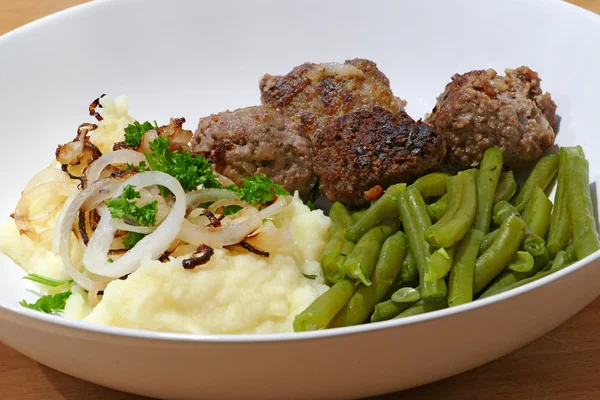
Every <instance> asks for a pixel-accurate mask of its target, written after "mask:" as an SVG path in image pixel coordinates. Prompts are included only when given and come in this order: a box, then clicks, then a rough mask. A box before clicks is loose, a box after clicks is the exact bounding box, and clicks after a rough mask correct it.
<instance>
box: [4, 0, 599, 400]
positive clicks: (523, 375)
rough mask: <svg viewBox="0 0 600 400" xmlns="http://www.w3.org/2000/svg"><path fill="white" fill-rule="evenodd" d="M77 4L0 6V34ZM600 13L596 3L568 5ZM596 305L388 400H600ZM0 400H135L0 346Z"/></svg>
mask: <svg viewBox="0 0 600 400" xmlns="http://www.w3.org/2000/svg"><path fill="white" fill-rule="evenodd" d="M83 2H84V1H83V0H0V34H3V33H5V32H8V31H10V30H13V29H15V28H17V27H19V26H21V25H23V24H25V23H27V22H31V21H33V20H36V19H38V18H41V17H43V16H45V15H48V14H51V13H53V12H56V11H59V10H62V9H65V8H68V7H71V6H74V5H77V4H80V3H83ZM570 2H571V3H574V4H577V5H579V6H581V7H584V8H587V9H589V10H592V11H594V12H596V13H600V0H571V1H570ZM599 374H600V298H598V299H596V301H595V302H594V303H592V304H591V305H589V306H588V307H587V308H586V309H584V310H583V311H582V312H580V313H579V314H577V315H576V316H574V317H573V318H571V319H570V320H569V321H567V322H565V323H564V324H563V325H562V326H560V327H559V328H557V329H556V330H554V331H553V332H550V333H549V334H547V335H545V336H544V337H542V338H541V339H538V340H537V341H535V342H533V343H532V344H530V345H528V346H526V347H524V348H523V349H521V350H519V351H516V352H515V353H513V354H510V355H508V356H506V357H503V358H501V359H499V360H497V361H494V362H492V363H489V364H487V365H485V366H483V367H480V368H477V369H475V370H473V371H469V372H466V373H464V374H461V375H458V376H455V377H452V378H448V379H445V380H443V381H440V382H436V383H433V384H430V385H426V386H422V387H419V388H416V389H412V390H408V391H405V392H402V393H395V394H390V395H387V396H382V397H379V398H378V399H379V400H392V399H453V400H454V399H455V400H467V399H468V400H491V399H511V400H513V399H514V400H521V399H522V400H526V399H528V400H529V399H530V400H538V399H539V400H543V399H545V400H584V399H585V400H587V399H589V400H598V399H600V379H598V378H599ZM0 399H2V400H60V399H66V400H70V399H86V400H96V399H114V400H139V399H143V398H142V397H140V396H134V395H130V394H126V393H121V392H117V391H114V390H110V389H105V388H102V387H100V386H96V385H93V384H91V383H87V382H84V381H81V380H79V379H75V378H72V377H70V376H67V375H65V374H62V373H60V372H57V371H54V370H52V369H50V368H47V367H45V366H43V365H40V364H38V363H36V362H35V361H33V360H31V359H29V358H27V357H25V356H22V355H21V354H19V353H17V352H16V351H14V350H12V349H11V348H9V347H7V346H5V345H4V344H2V343H0Z"/></svg>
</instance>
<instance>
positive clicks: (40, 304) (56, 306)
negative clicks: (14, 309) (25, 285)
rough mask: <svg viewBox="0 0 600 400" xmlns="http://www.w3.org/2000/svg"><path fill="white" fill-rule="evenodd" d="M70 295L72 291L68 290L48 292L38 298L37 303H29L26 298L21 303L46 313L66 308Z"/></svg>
mask: <svg viewBox="0 0 600 400" xmlns="http://www.w3.org/2000/svg"><path fill="white" fill-rule="evenodd" d="M70 296H71V291H70V290H67V291H66V292H62V293H57V294H47V295H45V296H42V297H40V298H39V299H37V301H36V302H35V303H28V302H27V301H25V300H21V301H20V302H19V304H20V305H22V306H23V307H27V308H30V309H32V310H36V311H41V312H43V313H46V314H52V313H53V312H58V311H62V310H64V309H65V304H67V299H68V298H69V297H70Z"/></svg>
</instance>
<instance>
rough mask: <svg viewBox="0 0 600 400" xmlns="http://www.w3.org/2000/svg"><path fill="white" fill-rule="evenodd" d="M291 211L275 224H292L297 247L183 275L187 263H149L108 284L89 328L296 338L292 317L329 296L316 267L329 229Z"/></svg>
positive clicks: (298, 209) (241, 255)
mask: <svg viewBox="0 0 600 400" xmlns="http://www.w3.org/2000/svg"><path fill="white" fill-rule="evenodd" d="M289 208H290V209H289V210H286V212H285V214H286V215H281V216H278V218H277V219H278V220H279V221H276V222H281V223H286V222H287V223H289V224H291V225H292V228H293V230H294V232H293V235H294V245H293V246H292V247H291V248H289V249H287V250H285V251H283V252H281V253H278V254H272V255H271V256H270V257H268V258H263V257H259V256H257V255H254V254H251V253H248V252H245V251H240V252H230V251H228V250H219V249H217V250H215V254H214V255H213V257H212V258H211V260H210V262H208V263H207V264H205V265H202V266H200V267H197V268H196V269H194V270H185V269H183V268H182V266H181V259H175V260H173V261H171V262H168V263H161V262H160V261H150V260H148V261H146V262H145V263H144V264H143V265H142V266H141V267H140V268H139V269H138V270H137V271H136V272H134V273H133V274H131V275H130V276H129V277H128V278H127V280H124V281H121V280H116V281H113V282H112V283H110V284H109V285H108V287H107V288H106V290H105V291H104V297H103V299H102V301H101V302H100V304H98V306H96V308H94V310H93V311H92V312H91V314H90V315H89V316H87V317H86V318H85V321H90V322H95V323H99V324H104V325H113V326H121V327H127V328H138V329H151V330H158V331H172V332H185V333H233V334H235V333H277V332H291V331H292V330H293V329H292V322H293V320H294V317H295V316H296V315H297V314H298V313H300V312H301V311H302V310H303V309H305V308H306V307H307V306H308V305H309V304H310V303H311V302H312V301H313V300H314V299H315V298H316V297H317V296H319V295H320V294H321V293H323V292H324V291H326V290H327V286H326V285H324V284H323V277H322V274H321V267H320V264H319V261H318V260H319V259H320V256H321V253H322V252H323V248H324V247H325V243H326V240H327V236H328V230H329V224H330V222H329V218H327V217H326V216H324V215H323V212H322V211H312V212H311V211H310V210H309V209H308V207H306V206H305V205H303V204H302V202H301V201H300V200H298V199H294V202H293V204H292V205H291V206H290V207H289ZM303 273H304V274H306V275H316V276H317V278H315V279H314V280H311V279H308V278H306V277H305V276H304V275H303ZM70 302H71V300H69V303H70ZM65 314H66V315H67V316H73V315H74V314H77V315H81V314H82V312H81V311H79V310H77V309H75V308H71V309H68V310H66V312H65Z"/></svg>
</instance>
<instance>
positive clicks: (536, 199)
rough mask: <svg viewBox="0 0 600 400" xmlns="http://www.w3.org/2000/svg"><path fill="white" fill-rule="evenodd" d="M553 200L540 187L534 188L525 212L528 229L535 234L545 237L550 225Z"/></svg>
mask: <svg viewBox="0 0 600 400" xmlns="http://www.w3.org/2000/svg"><path fill="white" fill-rule="evenodd" d="M551 213H552V202H551V201H550V199H549V198H548V196H546V193H544V191H543V190H542V189H540V188H539V187H536V188H534V189H533V195H532V196H531V200H530V201H529V204H527V206H526V207H525V211H524V212H523V219H524V220H525V224H527V229H529V231H530V232H531V233H533V234H534V235H536V236H538V237H541V238H543V237H544V236H546V232H548V228H549V227H550V214H551Z"/></svg>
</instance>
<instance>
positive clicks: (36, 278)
mask: <svg viewBox="0 0 600 400" xmlns="http://www.w3.org/2000/svg"><path fill="white" fill-rule="evenodd" d="M23 279H27V280H30V281H33V282H37V283H41V284H42V285H46V286H50V287H59V286H62V285H67V284H69V283H73V280H71V279H69V280H64V281H60V280H57V279H52V278H47V277H45V276H42V275H38V274H28V275H25V276H24V277H23Z"/></svg>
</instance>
